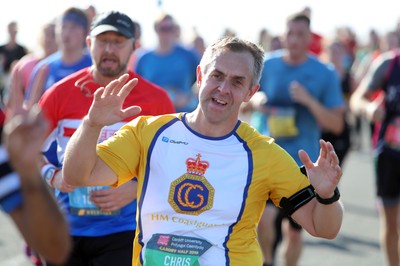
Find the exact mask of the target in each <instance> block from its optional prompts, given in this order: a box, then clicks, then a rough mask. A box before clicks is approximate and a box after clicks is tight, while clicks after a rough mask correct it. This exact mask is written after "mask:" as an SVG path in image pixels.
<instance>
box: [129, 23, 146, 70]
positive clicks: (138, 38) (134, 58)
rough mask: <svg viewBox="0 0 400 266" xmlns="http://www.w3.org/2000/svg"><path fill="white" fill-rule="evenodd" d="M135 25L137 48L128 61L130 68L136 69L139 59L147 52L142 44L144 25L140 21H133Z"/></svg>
mask: <svg viewBox="0 0 400 266" xmlns="http://www.w3.org/2000/svg"><path fill="white" fill-rule="evenodd" d="M133 24H134V25H135V43H134V45H135V50H134V51H133V53H132V54H131V57H130V59H129V62H128V69H129V70H132V71H134V69H135V68H136V64H137V60H138V58H139V57H141V56H142V55H143V54H144V53H145V51H146V50H145V49H144V47H143V46H142V42H141V38H142V26H141V25H140V23H139V22H137V21H133Z"/></svg>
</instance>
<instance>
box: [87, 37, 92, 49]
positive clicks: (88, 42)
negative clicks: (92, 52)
mask: <svg viewBox="0 0 400 266" xmlns="http://www.w3.org/2000/svg"><path fill="white" fill-rule="evenodd" d="M91 44H92V40H91V39H90V36H89V35H88V36H86V46H87V47H89V48H90V45H91Z"/></svg>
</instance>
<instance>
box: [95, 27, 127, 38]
mask: <svg viewBox="0 0 400 266" xmlns="http://www.w3.org/2000/svg"><path fill="white" fill-rule="evenodd" d="M107 31H114V32H118V33H119V34H121V35H123V36H125V37H126V38H128V39H130V38H133V36H132V34H131V33H130V32H129V31H127V30H124V29H121V28H117V27H114V26H111V25H99V26H97V27H96V28H94V29H92V30H91V31H90V35H91V36H97V35H99V34H101V33H104V32H107Z"/></svg>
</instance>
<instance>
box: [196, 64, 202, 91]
mask: <svg viewBox="0 0 400 266" xmlns="http://www.w3.org/2000/svg"><path fill="white" fill-rule="evenodd" d="M202 80H203V74H202V73H201V67H200V65H198V66H197V68H196V84H197V87H198V88H200V85H201V82H202Z"/></svg>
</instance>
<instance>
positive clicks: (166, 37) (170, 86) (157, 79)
mask: <svg viewBox="0 0 400 266" xmlns="http://www.w3.org/2000/svg"><path fill="white" fill-rule="evenodd" d="M177 27H178V26H177V25H176V22H175V20H174V19H173V17H172V16H170V15H162V16H161V17H160V18H159V19H158V20H157V21H156V23H155V25H154V28H155V31H156V33H157V36H158V46H157V48H156V49H154V50H150V51H148V52H146V53H144V54H143V55H142V56H141V57H140V58H139V59H138V62H137V64H136V68H135V71H136V73H137V74H139V75H141V76H143V77H144V78H145V79H147V80H149V81H151V82H153V83H155V84H157V85H159V86H161V87H162V88H164V89H165V90H166V91H167V92H168V94H169V96H170V97H171V99H172V101H173V102H174V106H175V109H176V111H177V112H184V111H186V112H187V111H192V110H193V109H194V108H195V107H196V105H197V97H196V96H195V93H194V92H193V91H192V86H193V84H194V81H195V80H196V67H197V65H198V64H199V62H200V57H199V56H198V55H197V54H196V53H194V52H193V51H192V50H189V49H186V48H185V47H183V46H182V45H180V44H179V43H178V41H177V36H176V29H177Z"/></svg>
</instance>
